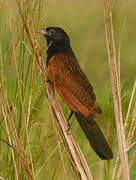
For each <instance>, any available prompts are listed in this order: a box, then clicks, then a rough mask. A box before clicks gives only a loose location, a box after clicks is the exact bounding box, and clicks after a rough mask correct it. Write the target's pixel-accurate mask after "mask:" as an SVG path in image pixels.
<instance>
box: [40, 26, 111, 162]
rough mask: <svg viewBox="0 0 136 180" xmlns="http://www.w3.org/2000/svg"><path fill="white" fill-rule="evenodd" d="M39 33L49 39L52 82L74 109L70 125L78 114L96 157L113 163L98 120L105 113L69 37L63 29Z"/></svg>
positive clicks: (42, 29)
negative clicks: (99, 115) (97, 116)
mask: <svg viewBox="0 0 136 180" xmlns="http://www.w3.org/2000/svg"><path fill="white" fill-rule="evenodd" d="M39 33H41V34H42V35H43V36H44V37H45V39H46V43H47V47H48V49H47V52H46V53H47V58H46V66H47V76H48V82H50V83H51V84H52V85H53V86H54V87H55V89H56V91H57V92H58V94H59V95H60V96H61V98H62V99H63V101H64V102H65V103H66V104H67V106H68V107H69V108H70V110H71V112H70V115H69V117H68V122H69V120H70V118H71V116H72V114H75V117H76V119H77V121H78V123H79V125H80V126H81V129H82V130H83V132H84V134H85V136H86V138H87V139H88V141H89V143H90V145H91V147H92V149H93V150H94V151H95V153H96V154H97V155H98V156H99V157H100V158H101V159H102V160H110V159H112V158H113V153H112V150H111V148H110V147H109V145H108V143H107V141H106V139H105V137H104V135H103V133H102V131H101V129H100V128H99V126H98V125H97V123H96V120H95V119H96V115H97V113H102V109H101V108H100V106H99V105H98V104H97V103H96V95H95V93H94V89H93V87H92V85H91V83H90V82H89V80H88V79H87V76H86V75H85V73H84V72H83V71H82V69H81V67H80V64H79V62H78V60H77V58H76V56H75V54H74V52H73V50H72V47H71V43H70V38H69V35H68V34H67V33H66V32H65V31H64V29H62V28H60V27H46V28H41V29H40V30H39Z"/></svg>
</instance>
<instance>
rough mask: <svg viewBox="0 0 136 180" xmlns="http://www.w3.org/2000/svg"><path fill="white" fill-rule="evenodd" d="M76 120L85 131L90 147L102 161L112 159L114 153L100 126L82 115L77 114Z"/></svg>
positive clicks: (90, 118)
mask: <svg viewBox="0 0 136 180" xmlns="http://www.w3.org/2000/svg"><path fill="white" fill-rule="evenodd" d="M75 116H76V119H77V120H78V122H79V124H80V126H81V128H82V129H83V131H84V133H85V135H86V137H87V139H88V141H89V143H90V145H91V146H92V148H93V150H94V151H95V152H96V153H97V154H98V156H99V157H100V158H101V159H105V160H108V159H112V158H113V153H112V151H111V149H110V147H109V145H108V143H107V141H106V139H105V137H104V135H103V133H102V131H101V130H100V128H99V126H98V125H97V124H96V122H95V121H94V120H93V118H92V117H91V116H90V117H88V118H86V117H84V116H83V115H81V114H78V113H75Z"/></svg>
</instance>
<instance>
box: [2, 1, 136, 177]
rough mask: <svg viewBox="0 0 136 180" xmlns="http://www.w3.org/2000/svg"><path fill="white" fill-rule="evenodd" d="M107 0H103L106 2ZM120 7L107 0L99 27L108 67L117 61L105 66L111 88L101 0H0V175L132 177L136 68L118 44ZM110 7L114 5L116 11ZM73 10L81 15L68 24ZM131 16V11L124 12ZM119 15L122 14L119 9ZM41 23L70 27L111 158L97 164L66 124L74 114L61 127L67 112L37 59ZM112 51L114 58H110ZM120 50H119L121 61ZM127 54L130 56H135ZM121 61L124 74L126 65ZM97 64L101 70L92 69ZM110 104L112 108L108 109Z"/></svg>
mask: <svg viewBox="0 0 136 180" xmlns="http://www.w3.org/2000/svg"><path fill="white" fill-rule="evenodd" d="M108 3H109V1H108V2H106V5H108ZM112 5H114V6H113V8H111V7H112ZM119 5H122V2H120V4H119V3H115V2H113V4H111V5H110V8H109V9H107V10H108V11H106V16H105V18H106V19H105V20H106V21H105V22H106V25H107V23H108V22H111V23H113V26H111V27H110V28H108V27H109V26H108V27H107V26H106V32H107V37H108V38H109V39H107V42H109V44H108V46H110V48H111V47H112V46H113V48H111V49H110V48H109V62H110V64H109V65H110V67H111V65H112V63H114V65H116V61H114V60H116V59H118V64H117V65H116V66H114V67H115V69H114V68H113V66H112V67H111V68H110V71H111V72H112V70H113V71H114V70H115V72H116V73H115V77H116V78H115V79H114V77H112V85H111V83H110V81H109V79H110V75H109V72H108V61H107V59H108V58H107V51H106V41H105V35H104V17H103V9H104V7H103V2H94V1H88V0H87V1H85V2H80V1H74V2H73V1H69V2H65V1H59V2H58V1H57V0H54V1H49V2H45V1H44V0H39V1H37V0H33V1H28V0H23V1H20V0H17V1H13V3H12V2H11V1H2V2H0V24H1V29H0V127H1V128H0V139H1V140H0V151H1V154H0V178H1V179H2V178H3V179H19V180H20V179H22V180H23V179H36V180H38V179H39V180H41V179H47V180H48V179H49V180H50V179H121V178H123V179H129V176H130V179H135V165H136V161H135V157H136V151H135V128H136V123H135V120H136V106H135V97H136V94H135V89H136V83H135V82H134V80H135V76H134V74H135V69H134V64H133V65H132V66H131V64H130V63H129V61H127V58H128V57H129V59H130V60H131V55H130V56H129V54H130V53H132V51H130V50H131V49H132V48H129V47H127V50H128V52H126V49H125V48H126V47H125V44H124V43H123V42H124V41H127V43H130V41H129V39H128V38H127V37H128V32H127V31H126V27H128V26H127V25H124V26H125V28H124V29H125V30H123V33H122V35H118V33H119V29H118V27H117V23H120V22H119V21H117V19H118V16H119V15H120V14H121V13H122V14H123V13H124V9H126V7H123V8H124V9H123V8H122V9H121V6H119ZM128 5H129V6H131V5H130V4H128ZM107 7H109V6H107ZM131 7H133V6H131ZM117 8H120V12H119V11H118V9H117ZM58 9H59V10H58ZM69 12H71V13H69ZM115 12H116V13H115ZM111 13H113V15H112V17H113V18H112V17H111ZM79 14H80V15H81V19H80V21H76V26H75V18H76V19H79ZM114 14H116V15H115V16H114ZM122 14H121V15H122ZM132 15H133V9H132V12H131V13H130V16H132ZM122 16H123V18H124V14H123V15H122ZM108 18H109V19H108ZM110 18H111V19H110ZM126 19H127V18H126ZM109 20H110V21H109ZM112 21H113V22H112ZM126 21H127V20H126ZM129 22H130V21H129ZM121 24H122V23H121ZM46 25H57V26H63V27H64V28H65V29H66V30H68V31H69V34H70V36H71V41H72V44H73V48H74V51H75V53H76V54H77V57H78V58H79V60H80V63H81V65H82V67H83V69H84V71H85V72H86V74H87V76H88V77H89V79H90V80H92V81H93V84H96V85H95V91H96V94H97V101H98V103H99V102H100V103H99V104H100V105H101V106H102V109H103V115H101V116H98V119H97V122H98V124H99V125H100V126H101V128H102V130H103V131H104V133H105V135H106V133H107V135H106V136H107V139H108V141H109V144H110V146H111V147H112V149H113V152H114V159H113V160H111V161H110V162H104V161H102V160H100V159H99V158H98V157H97V156H96V155H95V153H94V152H93V151H92V150H91V148H90V146H89V144H88V143H87V141H86V139H85V136H84V134H83V132H82V130H81V129H80V127H79V126H78V124H77V122H76V121H73V120H74V117H72V122H71V130H70V131H67V129H68V126H67V123H66V120H65V117H66V118H67V117H68V114H69V110H68V108H67V106H66V105H65V104H63V103H62V101H61V100H60V98H59V97H58V95H57V98H56V97H55V95H54V94H53V92H52V89H51V87H50V86H49V84H48V83H46V69H45V65H44V60H43V59H44V58H45V56H46V46H45V41H44V39H42V37H39V35H38V29H39V28H41V27H43V26H46ZM90 27H91V28H90ZM113 27H115V28H114V37H113V36H112V35H113V34H112V31H113ZM129 27H130V24H129ZM121 28H123V26H121ZM96 30H97V31H96ZM111 30H112V31H111ZM102 34H103V36H102ZM118 36H119V37H120V36H122V37H123V38H122V41H121V43H122V46H120V45H118V43H117V42H118V41H117V40H118V38H117V37H118ZM124 36H125V37H126V39H124ZM111 38H113V39H112V40H111ZM114 42H115V43H114ZM39 43H40V46H39ZM42 43H43V44H42ZM112 43H113V44H112ZM104 44H105V46H104ZM131 45H132V44H131ZM100 46H101V48H98V47H100ZM40 47H41V48H42V50H41V48H40ZM96 50H97V51H96ZM120 50H121V51H120ZM124 52H125V53H124ZM117 53H118V54H119V58H116V57H115V54H117ZM122 54H123V55H124V54H125V57H124V59H123V60H124V61H123V60H122V57H123V55H122ZM111 55H113V56H111ZM133 55H134V56H135V54H134V53H133ZM113 57H114V58H113ZM133 63H135V61H133ZM135 64H136V63H135ZM126 65H127V70H128V71H126V69H125V66H126ZM99 66H101V67H102V68H98V67H99ZM129 68H130V69H129ZM90 69H91V70H90ZM131 71H132V72H133V75H131V73H130V72H131ZM129 75H130V76H129ZM92 76H93V77H92ZM127 76H128V77H130V78H131V81H132V82H130V83H129V85H128V87H127V88H128V89H127V90H126V89H125V87H126V86H125V84H124V85H123V83H124V80H126V77H127ZM100 77H101V78H100ZM104 79H105V82H104ZM103 82H104V83H103ZM45 85H46V86H45ZM97 85H98V86H97ZM112 86H113V89H112V90H113V95H114V96H113V97H114V102H113V100H112V93H111V92H112V91H111V87H112ZM98 87H99V88H100V90H99V88H98ZM107 87H108V88H107ZM114 91H116V93H114ZM131 91H132V92H131ZM47 97H48V98H49V100H48V98H47ZM57 99H58V100H59V102H60V104H61V107H60V105H59V103H58V101H57ZM116 100H117V102H116ZM114 107H117V108H116V109H115V114H114ZM62 109H63V111H62ZM63 112H64V113H63ZM64 115H65V116H64ZM101 119H102V120H101ZM115 119H116V121H115ZM116 127H117V129H118V131H117V133H116ZM120 128H121V129H120ZM73 136H74V137H75V140H76V141H75V140H74V138H73ZM117 137H118V142H117ZM122 137H123V139H122ZM125 141H126V142H125ZM77 144H79V146H80V148H81V150H82V152H81V150H80V148H79V147H78V145H77ZM125 144H126V147H125ZM118 147H119V148H118ZM127 154H128V160H127ZM85 159H86V160H85ZM124 169H125V170H124Z"/></svg>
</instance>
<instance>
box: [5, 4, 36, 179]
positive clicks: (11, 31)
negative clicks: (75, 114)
mask: <svg viewBox="0 0 136 180" xmlns="http://www.w3.org/2000/svg"><path fill="white" fill-rule="evenodd" d="M6 6H7V11H8V24H9V30H10V33H11V45H12V51H13V59H14V64H15V69H16V74H17V81H18V87H19V96H20V100H21V105H22V112H23V118H24V120H25V131H26V138H27V145H28V153H29V157H30V163H31V169H32V177H31V178H32V179H34V167H33V161H32V154H31V147H30V143H29V135H28V129H27V121H26V116H25V111H24V103H23V99H22V94H21V85H20V80H19V71H18V66H17V58H16V51H15V43H14V40H13V30H12V23H11V17H10V13H9V7H8V2H7V0H6ZM21 151H22V150H21Z"/></svg>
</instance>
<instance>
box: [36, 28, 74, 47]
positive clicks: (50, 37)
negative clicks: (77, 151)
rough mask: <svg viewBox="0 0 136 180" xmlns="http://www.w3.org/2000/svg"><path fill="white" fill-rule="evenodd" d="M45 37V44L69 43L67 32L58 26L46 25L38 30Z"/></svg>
mask: <svg viewBox="0 0 136 180" xmlns="http://www.w3.org/2000/svg"><path fill="white" fill-rule="evenodd" d="M39 32H40V33H41V34H43V35H44V36H45V38H46V41H47V45H49V44H50V43H69V42H70V40H69V37H68V35H67V33H66V32H65V31H64V30H63V29H62V28H59V27H47V28H42V29H40V30H39Z"/></svg>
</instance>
